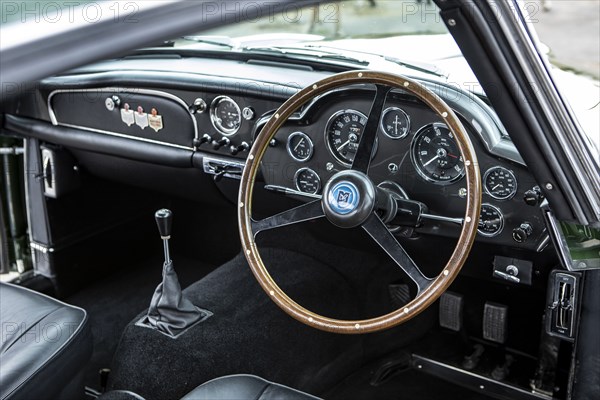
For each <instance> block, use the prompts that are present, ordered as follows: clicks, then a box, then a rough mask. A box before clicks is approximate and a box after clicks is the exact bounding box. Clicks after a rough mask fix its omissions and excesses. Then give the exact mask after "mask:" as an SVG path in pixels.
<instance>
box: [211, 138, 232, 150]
mask: <svg viewBox="0 0 600 400" xmlns="http://www.w3.org/2000/svg"><path fill="white" fill-rule="evenodd" d="M229 143H231V140H229V139H228V138H226V137H224V138H221V140H213V142H212V145H213V149H215V150H219V149H220V148H221V147H223V146H229Z"/></svg>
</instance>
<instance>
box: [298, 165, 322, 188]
mask: <svg viewBox="0 0 600 400" xmlns="http://www.w3.org/2000/svg"><path fill="white" fill-rule="evenodd" d="M294 182H295V183H296V189H298V190H299V191H301V192H304V193H310V194H317V193H318V192H319V190H321V178H319V174H317V173H316V172H315V171H313V170H312V169H310V168H300V169H299V170H298V171H296V175H295V176H294Z"/></svg>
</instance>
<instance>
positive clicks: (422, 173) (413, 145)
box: [410, 122, 465, 186]
mask: <svg viewBox="0 0 600 400" xmlns="http://www.w3.org/2000/svg"><path fill="white" fill-rule="evenodd" d="M435 126H439V127H443V128H445V129H447V130H448V131H449V132H450V133H452V131H451V130H450V128H448V126H447V125H446V124H444V123H441V122H433V123H430V124H426V125H423V126H422V127H421V128H419V130H418V131H417V133H415V136H413V138H412V141H411V142H410V161H411V163H412V165H413V167H414V168H415V170H416V171H417V173H418V174H419V176H420V177H421V178H423V179H424V180H425V181H427V182H431V183H434V184H436V185H442V186H445V185H451V184H453V183H456V182H458V181H460V180H461V179H462V178H463V177H464V176H465V168H464V162H463V169H462V171H461V173H460V174H458V175H457V176H456V177H454V178H453V179H450V180H447V181H441V180H438V179H434V178H432V177H430V176H428V174H427V173H426V171H423V170H422V169H421V166H420V163H419V162H417V160H416V159H415V150H416V146H417V142H418V140H419V138H420V137H421V136H422V135H423V133H424V132H425V131H426V130H427V129H428V128H430V127H431V128H433V127H435ZM457 147H458V146H457ZM461 157H462V155H461Z"/></svg>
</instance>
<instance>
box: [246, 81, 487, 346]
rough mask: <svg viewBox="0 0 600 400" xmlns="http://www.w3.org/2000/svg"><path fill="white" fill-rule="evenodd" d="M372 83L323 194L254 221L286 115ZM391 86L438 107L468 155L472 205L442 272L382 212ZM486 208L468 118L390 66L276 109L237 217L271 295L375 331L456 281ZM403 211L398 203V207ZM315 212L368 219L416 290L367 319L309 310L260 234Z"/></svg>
mask: <svg viewBox="0 0 600 400" xmlns="http://www.w3.org/2000/svg"><path fill="white" fill-rule="evenodd" d="M357 84H358V85H361V84H368V85H374V86H375V88H376V91H375V98H374V100H373V103H372V105H371V111H370V113H369V115H368V119H367V123H366V125H365V128H364V130H363V133H362V134H361V136H360V142H359V144H358V150H357V152H356V155H355V157H354V160H353V163H352V167H351V168H350V169H348V170H344V171H340V172H338V173H336V174H335V175H333V176H332V177H331V178H330V179H329V180H328V182H327V183H326V185H325V187H324V189H323V196H322V198H321V199H319V200H314V201H311V202H308V203H306V204H303V205H301V206H299V207H296V208H293V209H291V210H288V211H284V212H282V213H280V214H277V215H274V216H272V217H268V218H265V219H263V220H260V221H255V220H253V219H252V218H251V216H252V193H253V189H254V182H255V179H256V176H257V174H258V172H259V169H260V165H261V160H262V158H263V155H264V153H265V151H267V149H268V147H269V142H270V141H271V139H273V137H274V136H275V135H276V133H277V132H278V131H279V129H280V128H281V127H282V125H283V124H284V123H285V122H286V121H287V119H288V118H289V117H290V116H291V115H292V114H293V113H294V112H295V111H296V110H298V109H299V107H300V106H302V105H304V104H307V103H308V102H310V101H311V100H312V99H314V98H315V97H317V96H319V95H321V94H323V93H326V92H328V91H331V90H332V89H337V88H340V87H343V86H349V85H357ZM392 89H399V90H402V91H405V92H408V93H411V94H413V95H414V96H416V97H417V98H418V99H420V100H421V101H423V102H424V103H425V104H426V105H428V106H429V107H430V108H431V109H432V110H433V111H435V112H436V113H437V114H438V115H439V116H440V117H441V118H442V120H443V122H444V123H445V124H446V125H447V127H448V128H449V129H450V131H451V132H452V134H453V135H454V138H455V140H456V143H457V144H458V147H459V150H460V153H461V156H462V159H463V160H464V168H465V179H466V186H467V187H466V189H467V195H466V209H465V214H464V218H463V220H462V221H463V223H462V228H461V231H460V236H459V238H458V242H457V244H456V247H455V248H454V251H453V253H452V255H451V256H450V259H449V260H448V262H447V263H446V265H445V267H444V269H443V270H442V272H441V273H440V274H439V275H438V276H437V277H435V278H429V277H426V276H425V275H424V274H423V273H422V272H421V271H420V269H419V268H418V267H417V265H416V264H415V263H414V262H413V260H412V259H411V258H410V256H409V255H408V254H407V253H406V251H405V250H404V248H403V247H402V245H401V244H400V243H399V242H398V241H397V240H396V238H395V237H394V235H393V234H392V233H391V232H390V231H389V229H388V228H387V226H386V225H385V223H384V222H383V221H382V220H381V218H380V217H379V216H378V214H377V212H376V211H377V208H378V207H382V205H383V206H385V205H386V204H391V206H390V207H393V204H394V202H393V201H391V199H390V198H387V197H386V196H389V194H386V193H385V191H382V190H380V189H379V188H377V186H376V185H375V184H374V183H373V182H372V181H371V179H370V178H369V177H368V170H369V166H370V163H371V154H372V151H373V146H374V144H375V140H376V137H377V130H378V126H379V123H380V119H381V114H382V111H383V108H384V105H385V102H386V98H387V96H388V94H389V93H390V91H391V90H392ZM480 208H481V175H480V171H479V165H478V163H477V158H476V155H475V151H474V150H473V145H472V143H471V141H470V139H469V135H468V133H467V131H466V130H465V128H464V126H463V125H462V123H461V122H460V120H459V119H458V117H457V116H456V114H455V113H454V112H453V111H452V109H451V108H450V107H449V106H448V105H447V104H446V103H445V102H444V101H443V100H442V99H441V98H440V97H438V96H437V95H436V94H435V93H433V92H431V91H430V90H429V89H427V88H425V87H424V86H423V85H422V84H420V83H418V82H416V81H414V80H411V79H408V78H405V77H402V76H398V75H393V74H389V73H382V72H375V71H351V72H344V73H340V74H337V75H333V76H330V77H328V78H325V79H323V80H321V81H319V82H316V83H314V84H313V85H311V86H309V87H307V88H305V89H303V90H301V91H300V92H298V93H297V94H295V95H294V96H292V97H291V98H289V99H288V100H287V101H286V102H285V103H284V104H283V105H282V106H281V107H280V108H279V109H278V110H277V111H276V112H275V114H274V115H273V117H271V119H270V120H269V121H268V122H267V124H266V125H265V126H264V128H263V129H262V132H261V133H260V135H259V136H258V137H257V139H256V141H255V142H254V144H253V146H252V148H251V149H250V151H249V153H248V157H247V161H246V166H245V168H244V171H243V173H242V179H241V184H240V191H239V203H238V222H239V231H240V236H241V241H242V248H243V251H244V254H245V256H246V259H247V260H248V264H249V265H250V268H251V269H252V272H253V274H254V276H255V277H256V279H257V280H258V282H259V283H260V285H261V286H262V288H263V289H264V290H265V292H266V293H267V295H268V296H269V297H270V298H271V299H272V300H273V301H274V302H275V303H276V304H277V305H278V306H279V307H280V308H281V309H283V310H284V311H285V312H286V313H288V314H289V315H290V316H292V317H293V318H295V319H297V320H298V321H300V322H302V323H304V324H306V325H309V326H311V327H314V328H317V329H320V330H324V331H329V332H336V333H346V334H355V333H369V332H376V331H380V330H384V329H387V328H391V327H393V326H396V325H399V324H401V323H403V322H406V321H407V320H409V319H411V318H412V317H414V316H416V315H417V314H419V313H420V312H421V311H423V310H424V309H425V308H427V307H428V306H430V305H431V304H432V303H433V302H434V301H435V300H436V299H438V298H439V296H441V294H442V293H443V292H444V291H445V290H446V289H447V288H448V287H449V286H450V284H451V283H452V281H453V280H454V278H456V276H457V275H458V273H459V271H460V269H461V268H462V266H463V265H464V263H465V261H466V259H467V256H468V255H469V252H470V250H471V246H472V245H473V241H474V240H475V236H476V234H477V225H478V221H479V211H480ZM396 211H397V210H396ZM317 218H326V219H327V220H328V221H329V222H331V223H332V224H334V225H336V226H338V227H339V228H342V229H344V228H354V227H358V226H360V227H362V229H364V230H365V231H366V232H367V233H368V234H369V236H370V237H371V238H373V240H375V241H376V242H377V244H378V245H379V246H380V247H381V248H382V249H383V250H384V251H385V252H386V253H387V254H388V255H389V256H390V257H391V258H392V260H393V261H394V262H395V263H396V264H397V265H398V266H399V267H400V268H402V270H403V271H404V272H405V273H406V274H407V275H408V276H409V277H410V279H412V280H413V281H414V283H415V284H416V286H417V295H416V297H415V298H414V299H413V300H412V301H411V302H410V303H408V304H407V305H405V306H403V307H401V308H400V309H398V310H395V311H393V312H391V313H389V314H386V315H382V316H379V317H375V318H370V319H364V320H339V319H333V318H328V317H326V316H322V315H319V314H316V313H314V312H311V311H309V310H307V309H305V308H304V307H302V306H301V305H299V304H298V303H296V302H295V301H294V300H292V299H291V298H290V297H288V296H287V295H286V293H285V292H284V291H283V290H282V289H281V288H280V287H279V286H278V285H277V284H276V283H275V281H274V280H273V278H272V277H271V276H270V274H269V272H268V270H267V267H266V266H265V265H264V263H263V261H262V259H261V257H260V252H259V250H258V248H257V246H256V242H255V236H256V235H257V234H258V233H259V232H261V231H264V230H268V229H273V228H277V227H280V226H286V225H290V224H294V223H299V222H303V221H309V220H313V219H317Z"/></svg>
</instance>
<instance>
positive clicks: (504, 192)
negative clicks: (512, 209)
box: [483, 167, 517, 200]
mask: <svg viewBox="0 0 600 400" xmlns="http://www.w3.org/2000/svg"><path fill="white" fill-rule="evenodd" d="M483 187H484V188H485V192H486V193H487V194H489V195H490V196H492V197H493V198H495V199H498V200H508V199H511V198H512V197H513V196H514V195H515V194H516V193H517V178H515V174H513V173H512V171H510V170H508V169H506V168H504V167H492V168H490V169H488V170H487V172H486V173H485V174H484V175H483Z"/></svg>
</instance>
